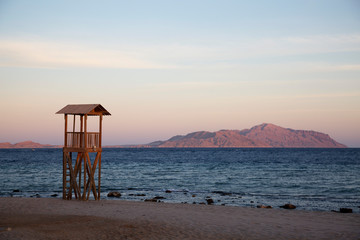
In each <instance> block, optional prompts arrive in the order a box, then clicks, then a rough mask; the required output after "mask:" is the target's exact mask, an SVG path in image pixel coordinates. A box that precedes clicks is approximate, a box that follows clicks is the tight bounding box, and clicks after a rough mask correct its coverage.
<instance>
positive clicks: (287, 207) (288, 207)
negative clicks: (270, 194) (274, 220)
mask: <svg viewBox="0 0 360 240" xmlns="http://www.w3.org/2000/svg"><path fill="white" fill-rule="evenodd" d="M280 207H281V208H284V209H295V208H296V206H295V205H292V204H290V203H287V204H285V205H284V206H280Z"/></svg>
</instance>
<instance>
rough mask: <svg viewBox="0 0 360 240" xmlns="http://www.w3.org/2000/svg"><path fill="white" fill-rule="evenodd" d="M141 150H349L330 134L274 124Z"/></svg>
mask: <svg viewBox="0 0 360 240" xmlns="http://www.w3.org/2000/svg"><path fill="white" fill-rule="evenodd" d="M141 147H277V148H345V147H346V146H345V145H343V144H341V143H338V142H336V141H335V140H333V139H332V138H331V137H330V136H329V135H328V134H324V133H320V132H315V131H307V130H294V129H290V128H283V127H279V126H276V125H274V124H270V123H264V124H261V125H257V126H255V127H252V128H250V129H244V130H220V131H217V132H206V131H200V132H193V133H189V134H187V135H185V136H182V135H178V136H174V137H172V138H170V139H169V140H167V141H156V142H152V143H150V144H147V145H142V146H141Z"/></svg>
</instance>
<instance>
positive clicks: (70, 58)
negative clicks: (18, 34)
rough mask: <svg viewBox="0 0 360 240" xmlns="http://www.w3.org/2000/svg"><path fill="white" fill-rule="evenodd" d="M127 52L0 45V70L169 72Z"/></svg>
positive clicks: (27, 43) (52, 44)
mask: <svg viewBox="0 0 360 240" xmlns="http://www.w3.org/2000/svg"><path fill="white" fill-rule="evenodd" d="M137 55H138V54H137V53H135V52H130V51H115V50H114V51H111V50H108V49H99V48H96V47H91V46H85V45H80V44H69V43H57V42H34V41H0V56H1V57H0V66H12V67H29V68H64V67H98V68H143V69H154V68H169V67H171V66H169V65H161V64H158V63H155V62H152V61H149V60H146V59H144V58H141V57H139V56H137Z"/></svg>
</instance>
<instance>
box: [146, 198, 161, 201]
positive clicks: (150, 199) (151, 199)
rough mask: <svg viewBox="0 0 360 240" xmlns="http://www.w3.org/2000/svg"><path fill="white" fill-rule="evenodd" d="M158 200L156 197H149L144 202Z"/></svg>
mask: <svg viewBox="0 0 360 240" xmlns="http://www.w3.org/2000/svg"><path fill="white" fill-rule="evenodd" d="M157 201H158V200H157V199H154V198H148V199H145V200H144V202H157Z"/></svg>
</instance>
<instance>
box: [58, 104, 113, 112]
mask: <svg viewBox="0 0 360 240" xmlns="http://www.w3.org/2000/svg"><path fill="white" fill-rule="evenodd" d="M56 114H73V115H85V114H87V115H100V114H102V115H111V114H110V113H109V112H108V111H107V110H106V109H105V108H104V107H103V106H101V104H69V105H66V106H65V107H63V108H62V109H61V110H59V111H58V112H57V113H56Z"/></svg>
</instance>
